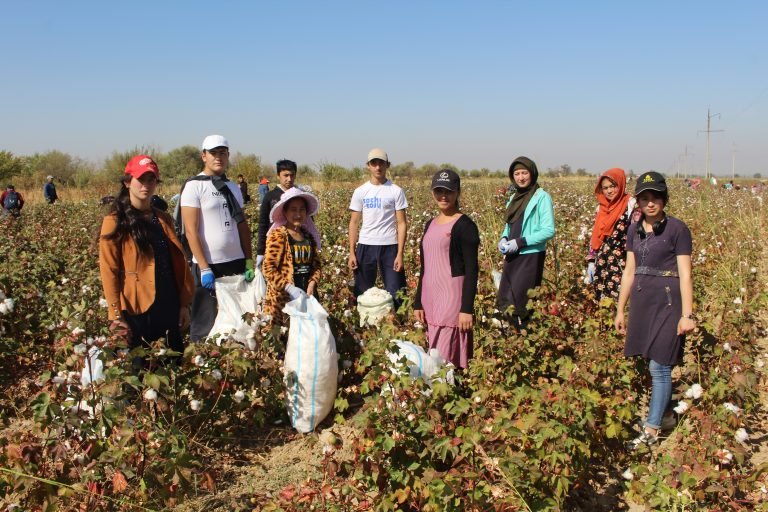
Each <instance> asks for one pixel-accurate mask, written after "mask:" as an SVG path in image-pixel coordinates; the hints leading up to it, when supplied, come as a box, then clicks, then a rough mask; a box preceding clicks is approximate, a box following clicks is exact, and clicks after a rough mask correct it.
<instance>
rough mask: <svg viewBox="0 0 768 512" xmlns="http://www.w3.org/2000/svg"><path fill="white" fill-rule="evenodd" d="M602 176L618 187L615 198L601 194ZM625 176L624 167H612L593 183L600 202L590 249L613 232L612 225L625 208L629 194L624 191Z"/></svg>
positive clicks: (596, 248) (597, 245)
mask: <svg viewBox="0 0 768 512" xmlns="http://www.w3.org/2000/svg"><path fill="white" fill-rule="evenodd" d="M603 178H608V179H609V180H611V181H612V182H614V183H615V184H616V187H617V188H618V191H619V193H618V195H617V196H616V198H615V199H614V200H613V201H612V202H609V201H608V198H607V197H605V194H603V189H602V188H601V185H600V184H601V182H602V181H603ZM626 186H627V177H626V175H625V174H624V169H619V168H618V167H614V168H613V169H608V170H607V171H605V172H604V173H603V174H601V175H600V177H599V178H598V179H597V185H595V196H597V202H598V203H600V207H599V208H598V210H597V217H596V218H595V227H594V228H592V240H591V241H590V247H592V250H595V251H597V250H598V249H600V246H601V245H602V244H603V240H605V238H606V237H609V236H611V233H612V232H613V226H615V225H616V221H618V220H619V219H620V218H621V216H622V215H624V212H625V211H626V210H627V204H628V203H629V194H627V191H626Z"/></svg>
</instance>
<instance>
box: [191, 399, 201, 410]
mask: <svg viewBox="0 0 768 512" xmlns="http://www.w3.org/2000/svg"><path fill="white" fill-rule="evenodd" d="M200 405H201V404H200V400H190V401H189V408H190V409H192V410H193V411H195V412H197V411H199V410H200Z"/></svg>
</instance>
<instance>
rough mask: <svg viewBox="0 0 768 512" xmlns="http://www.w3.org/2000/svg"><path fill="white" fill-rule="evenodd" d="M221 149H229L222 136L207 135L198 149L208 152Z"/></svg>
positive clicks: (227, 142)
mask: <svg viewBox="0 0 768 512" xmlns="http://www.w3.org/2000/svg"><path fill="white" fill-rule="evenodd" d="M222 147H224V148H227V149H229V141H227V139H225V138H224V136H223V135H209V136H207V137H206V138H205V139H203V145H202V146H200V149H202V150H203V151H210V150H211V149H213V148H222Z"/></svg>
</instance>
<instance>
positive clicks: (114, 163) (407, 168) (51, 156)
mask: <svg viewBox="0 0 768 512" xmlns="http://www.w3.org/2000/svg"><path fill="white" fill-rule="evenodd" d="M137 154H147V155H151V156H152V157H153V158H155V160H156V161H157V163H158V165H159V166H160V172H161V173H162V177H163V180H164V181H167V182H179V183H180V182H181V181H183V180H184V179H186V178H188V177H189V176H193V175H195V174H197V173H199V172H200V171H201V170H202V162H201V161H200V150H199V149H198V148H197V147H196V146H192V145H186V146H181V147H179V148H176V149H173V150H171V151H168V152H162V151H159V150H157V149H156V148H152V147H134V148H133V149H129V150H126V151H113V152H112V154H111V155H109V156H108V157H107V158H106V159H105V160H104V162H103V164H102V165H101V166H99V165H97V164H94V163H92V162H89V161H87V160H84V159H82V158H80V157H77V156H72V155H70V154H69V153H65V152H62V151H59V150H51V151H47V152H45V153H35V154H33V155H23V156H15V155H14V154H13V153H11V152H10V151H7V150H0V182H2V185H3V186H4V185H5V183H6V182H8V181H9V180H15V181H16V186H20V187H29V186H37V185H39V184H41V183H43V182H44V181H45V177H46V176H49V175H50V176H54V177H55V178H56V181H57V182H58V183H61V184H64V185H68V186H74V187H80V188H82V187H87V186H94V185H107V184H113V183H115V182H116V181H117V180H118V179H119V178H120V176H122V174H123V170H124V169H125V164H126V163H127V162H128V160H129V159H130V158H131V157H132V156H134V155H137ZM446 168H447V169H452V170H454V171H456V172H457V173H459V174H460V175H461V176H462V177H473V178H477V177H483V176H490V175H500V174H501V175H505V174H506V170H491V169H488V168H482V169H460V168H458V167H457V166H455V165H453V164H450V163H443V164H440V165H437V164H434V163H426V164H424V165H422V166H416V165H415V164H414V163H413V162H410V161H409V162H403V163H398V164H395V165H392V167H391V169H390V171H389V173H390V175H391V176H397V177H412V178H420V177H430V176H432V175H433V174H434V173H435V172H437V171H438V170H440V169H446ZM274 172H275V166H274V164H269V163H265V162H262V159H261V157H260V156H258V155H254V154H252V153H248V154H243V153H239V152H238V153H235V154H234V155H232V157H231V159H230V170H229V172H228V174H229V176H231V177H234V176H237V175H238V174H242V175H243V176H245V178H246V179H247V180H248V181H249V182H256V181H257V180H258V178H259V177H261V176H272V175H273V174H274ZM542 174H543V175H544V176H547V177H550V178H559V177H571V176H590V175H592V174H593V173H591V172H590V171H588V170H587V169H584V168H578V169H576V170H575V171H574V170H573V169H572V168H571V166H570V165H568V164H563V165H561V166H559V167H555V168H549V169H547V170H546V171H545V172H543V173H542ZM627 174H629V175H630V176H634V175H635V173H634V171H633V170H632V169H629V170H628V171H627ZM367 175H368V171H367V170H366V169H365V167H364V166H356V167H352V168H348V167H344V166H342V165H339V164H337V163H333V162H320V163H318V164H315V165H314V166H310V165H307V164H303V165H300V166H299V176H316V177H319V178H322V179H327V180H332V181H352V182H355V181H361V180H364V179H365V177H366V176H367ZM737 177H739V176H738V175H737ZM753 178H756V179H760V178H761V175H760V173H756V174H755V175H754V176H753Z"/></svg>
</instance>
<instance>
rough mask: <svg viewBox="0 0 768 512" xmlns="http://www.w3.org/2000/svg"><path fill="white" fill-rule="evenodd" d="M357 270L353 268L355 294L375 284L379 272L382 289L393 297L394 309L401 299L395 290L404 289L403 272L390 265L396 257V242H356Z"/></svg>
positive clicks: (398, 305)
mask: <svg viewBox="0 0 768 512" xmlns="http://www.w3.org/2000/svg"><path fill="white" fill-rule="evenodd" d="M355 256H356V257H357V270H355V296H360V295H361V294H363V293H365V291H366V290H368V289H369V288H373V287H374V286H376V275H377V273H380V274H381V280H382V281H383V282H384V289H385V290H387V291H388V292H389V293H390V294H391V295H392V297H394V299H395V309H397V308H399V307H400V303H401V302H402V301H400V300H398V298H397V292H398V291H399V290H403V289H405V272H404V271H403V270H400V272H395V271H394V270H392V267H393V266H394V264H395V258H396V257H397V244H394V245H364V244H357V249H356V250H355Z"/></svg>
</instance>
